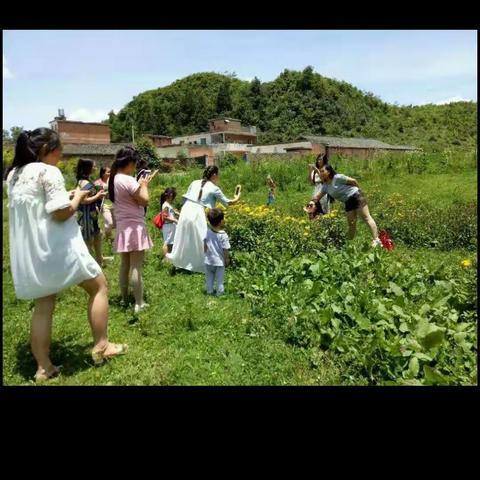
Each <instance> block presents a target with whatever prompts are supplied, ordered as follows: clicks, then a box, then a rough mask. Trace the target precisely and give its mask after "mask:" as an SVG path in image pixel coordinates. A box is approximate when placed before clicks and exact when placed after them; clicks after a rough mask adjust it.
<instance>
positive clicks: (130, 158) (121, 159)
mask: <svg viewBox="0 0 480 480" xmlns="http://www.w3.org/2000/svg"><path fill="white" fill-rule="evenodd" d="M139 159H140V154H139V153H138V151H137V150H135V149H134V148H133V147H123V148H121V149H120V150H119V151H118V152H117V153H116V155H115V160H114V161H113V163H112V166H111V167H110V177H109V179H108V197H109V198H110V200H111V201H112V202H115V175H116V174H117V173H118V170H119V169H120V168H124V167H126V166H127V165H128V164H130V163H135V164H136V163H137V162H138V161H139Z"/></svg>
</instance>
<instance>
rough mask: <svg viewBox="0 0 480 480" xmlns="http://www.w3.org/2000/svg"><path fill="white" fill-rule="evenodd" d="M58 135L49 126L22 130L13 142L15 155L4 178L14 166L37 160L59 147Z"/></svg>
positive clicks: (19, 166)
mask: <svg viewBox="0 0 480 480" xmlns="http://www.w3.org/2000/svg"><path fill="white" fill-rule="evenodd" d="M61 145H62V144H61V142H60V137H59V135H58V133H57V132H55V131H54V130H51V129H50V128H36V129H35V130H32V131H30V130H24V131H23V132H21V133H20V135H19V136H18V139H17V143H16V144H15V156H14V157H13V162H12V164H11V165H10V167H9V168H8V169H7V171H6V172H5V178H7V176H8V174H9V173H10V171H11V170H13V169H14V168H16V169H19V168H21V167H23V166H25V165H27V164H29V163H34V162H39V161H40V157H41V156H42V157H43V156H45V155H47V154H48V153H50V152H53V151H54V150H56V149H57V148H60V147H61Z"/></svg>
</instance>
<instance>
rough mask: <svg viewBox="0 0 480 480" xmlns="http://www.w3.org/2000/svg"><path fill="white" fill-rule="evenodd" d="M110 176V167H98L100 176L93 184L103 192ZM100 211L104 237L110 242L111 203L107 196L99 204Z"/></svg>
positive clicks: (111, 226) (111, 224)
mask: <svg viewBox="0 0 480 480" xmlns="http://www.w3.org/2000/svg"><path fill="white" fill-rule="evenodd" d="M109 178H110V168H108V167H102V168H100V176H99V178H98V179H97V180H95V185H98V186H99V187H101V188H102V189H103V190H104V191H105V192H108V179H109ZM100 213H101V214H102V217H103V224H104V227H105V238H106V239H107V240H108V241H109V242H110V241H111V237H112V230H113V205H112V202H111V201H110V200H109V198H108V193H107V196H106V197H105V198H104V199H103V200H102V203H101V204H100Z"/></svg>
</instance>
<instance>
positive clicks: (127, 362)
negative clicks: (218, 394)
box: [3, 161, 477, 385]
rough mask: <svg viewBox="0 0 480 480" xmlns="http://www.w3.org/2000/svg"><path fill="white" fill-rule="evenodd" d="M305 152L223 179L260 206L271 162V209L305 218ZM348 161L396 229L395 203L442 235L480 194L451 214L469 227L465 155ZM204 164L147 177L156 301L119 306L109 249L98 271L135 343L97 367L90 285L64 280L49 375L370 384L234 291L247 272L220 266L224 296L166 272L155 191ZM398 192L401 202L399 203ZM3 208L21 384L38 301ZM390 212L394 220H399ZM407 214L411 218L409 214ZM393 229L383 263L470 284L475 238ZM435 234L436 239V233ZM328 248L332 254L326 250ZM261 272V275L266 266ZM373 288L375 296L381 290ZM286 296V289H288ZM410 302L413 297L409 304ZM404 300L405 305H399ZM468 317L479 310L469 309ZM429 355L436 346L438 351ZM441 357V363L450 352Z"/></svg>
mask: <svg viewBox="0 0 480 480" xmlns="http://www.w3.org/2000/svg"><path fill="white" fill-rule="evenodd" d="M306 163H307V161H304V162H303V163H300V162H298V161H297V162H292V163H290V164H287V165H280V164H274V163H267V164H265V165H261V166H253V167H252V166H247V165H233V166H230V167H226V168H225V169H222V172H221V178H220V185H221V187H222V188H223V190H224V192H225V193H226V194H227V196H229V195H230V196H231V195H232V194H233V189H234V186H235V184H237V183H241V184H242V185H243V198H242V200H243V202H244V203H245V204H247V205H252V206H253V205H260V204H263V203H264V202H265V200H266V188H265V186H264V180H265V177H266V173H267V172H268V173H271V174H272V175H273V178H274V179H275V180H276V181H277V183H278V184H279V187H280V188H279V192H278V197H277V201H276V204H275V210H276V211H277V212H278V213H279V214H280V215H292V216H293V217H298V218H304V217H303V213H302V210H301V208H302V206H303V205H304V204H305V202H306V200H308V199H309V196H310V194H311V189H312V187H311V186H309V185H308V184H307V183H306V173H305V165H306ZM304 164H305V165H304ZM348 167H349V164H348V163H344V164H342V169H341V170H340V171H341V172H342V173H345V174H347V175H356V177H357V178H358V179H359V181H360V183H361V187H362V189H363V190H364V191H365V192H366V193H367V195H368V197H369V199H371V201H370V205H371V212H372V215H373V216H374V218H381V215H380V214H381V212H382V211H386V210H388V209H390V210H391V211H392V212H394V213H392V217H391V218H390V217H388V218H389V220H388V221H390V222H392V225H393V226H394V227H395V228H397V229H401V226H402V225H403V224H402V223H401V222H402V221H405V220H402V219H398V220H397V219H396V217H394V214H395V209H396V208H397V209H398V210H399V211H402V212H409V211H413V210H414V209H415V208H416V207H421V208H423V209H425V212H426V213H425V215H428V217H422V219H421V220H419V223H418V229H419V230H421V229H422V228H427V227H430V224H431V225H435V222H440V225H438V229H437V227H436V226H435V228H433V227H432V228H433V229H431V230H429V232H428V234H429V235H433V234H435V235H436V232H438V236H439V238H440V237H441V236H442V235H444V234H443V233H442V228H443V227H442V225H443V224H442V222H444V220H442V217H441V214H442V212H447V211H452V212H455V211H456V210H457V209H458V210H459V211H460V210H463V209H464V207H465V206H467V205H472V204H473V205H475V215H474V216H473V217H472V218H470V217H471V216H472V214H471V213H469V215H470V217H468V219H466V220H464V219H460V220H457V221H458V222H463V221H465V222H467V223H468V225H467V226H469V225H470V224H472V223H473V222H474V223H475V225H476V201H477V191H476V184H477V181H476V174H477V172H476V168H475V166H474V165H472V163H465V165H464V166H463V168H461V165H460V166H459V165H457V166H456V168H455V169H452V171H451V172H449V171H441V170H439V171H438V172H424V173H414V174H408V172H407V171H406V170H405V171H403V172H402V171H396V172H394V173H382V172H379V171H375V170H374V169H372V167H371V165H370V166H369V168H364V169H362V168H361V167H359V166H358V165H355V166H351V168H350V171H349V168H348ZM199 174H200V170H195V171H189V172H186V173H185V172H182V173H178V174H177V173H176V174H169V175H161V176H159V178H158V180H155V184H154V185H153V186H152V201H151V207H150V208H149V211H148V221H147V222H148V228H149V229H150V231H151V235H152V238H153V240H154V244H155V246H154V248H153V250H152V251H151V252H149V253H148V255H147V260H146V265H145V274H144V280H145V290H146V300H147V302H148V303H150V305H151V306H150V307H149V308H148V309H146V310H145V311H143V312H142V313H141V314H140V315H139V316H138V317H134V316H133V312H132V310H133V309H132V308H130V309H127V310H125V309H122V308H121V307H120V304H119V288H118V279H117V275H118V267H119V258H118V257H117V256H115V258H114V261H113V263H112V264H110V265H109V266H108V267H107V268H106V270H105V273H106V275H107V278H108V281H109V287H110V321H109V332H110V338H111V339H112V340H113V341H121V342H126V343H128V344H129V346H130V351H129V353H128V355H126V356H124V357H122V358H118V359H115V360H114V361H111V362H109V363H108V364H107V365H105V366H103V367H101V368H93V367H92V365H91V361H90V357H89V352H90V348H91V336H90V331H89V328H88V324H87V319H86V303H87V296H86V294H85V293H84V292H83V290H81V289H80V288H78V287H74V288H71V289H70V290H68V291H65V292H62V293H61V294H60V295H59V296H58V300H57V307H56V312H55V316H54V332H53V344H52V358H53V360H54V363H55V364H60V365H63V373H62V375H61V376H60V377H59V378H57V379H54V380H52V381H51V382H49V384H50V385H365V384H369V383H372V381H369V380H368V376H365V375H356V374H348V375H346V374H345V368H346V367H345V361H344V359H343V358H342V357H341V355H339V354H338V352H337V351H336V350H335V349H333V348H323V347H322V346H321V344H320V343H319V344H318V345H316V344H315V343H314V341H310V343H308V344H305V345H304V344H302V343H301V342H292V341H288V340H286V337H285V334H284V332H282V329H281V328H279V327H278V325H279V318H278V315H276V311H275V310H271V311H269V310H265V311H263V312H262V314H261V315H260V314H258V312H257V311H256V310H255V308H252V302H250V301H249V300H248V299H247V298H242V295H239V284H240V282H241V281H242V278H243V277H242V276H241V274H240V273H239V271H238V268H236V269H235V268H233V269H229V270H227V276H226V292H227V293H226V295H225V296H224V297H222V298H215V297H207V296H206V295H205V294H204V293H203V283H204V279H203V276H201V275H198V274H189V273H183V272H177V273H176V274H172V272H171V269H170V268H168V267H167V266H166V265H165V264H163V263H162V261H161V260H162V258H161V245H162V241H161V232H159V231H155V229H154V227H153V225H152V223H151V220H150V219H151V218H152V216H153V215H154V214H155V213H157V211H158V198H159V194H160V191H161V189H162V188H164V187H166V186H175V187H176V188H177V191H178V193H179V194H180V195H181V193H183V192H185V191H186V187H187V186H188V184H189V183H190V181H191V180H192V179H194V178H198V177H199ZM69 182H71V179H70V178H69V177H68V180H67V187H70V186H71V185H69ZM180 195H179V197H180ZM395 202H398V203H396V204H395ZM335 205H336V204H335ZM395 205H397V207H396V206H395ZM337 206H338V205H337ZM3 214H4V224H3V235H4V237H3V238H4V250H3V309H4V310H3V379H4V384H6V385H28V384H32V381H31V379H32V376H33V374H34V373H35V363H34V360H33V357H32V355H31V352H30V346H29V323H30V316H31V309H32V305H33V303H32V302H29V301H19V300H16V299H15V295H14V290H13V284H12V280H11V276H10V269H9V268H10V266H9V260H8V257H9V256H8V223H7V209H6V201H5V195H4V205H3ZM235 218H240V217H233V220H234V219H235ZM385 218H387V217H385ZM425 218H429V223H428V222H427V223H428V225H425V223H426V222H425ZM233 220H230V219H229V217H227V224H226V230H227V232H229V231H230V230H231V229H232V228H233V225H231V224H229V221H233ZM386 221H387V220H385V222H386ZM397 221H398V222H399V223H395V222H397ZM412 221H414V220H411V221H410V223H411V222H412ZM339 222H340V225H341V226H342V228H343V230H346V222H345V220H344V218H341V219H340V220H339ZM378 223H379V227H380V228H382V227H385V225H384V224H382V223H381V222H380V221H379V222H378ZM388 226H390V224H389V225H388ZM469 228H470V227H469ZM472 228H473V227H472ZM358 231H359V235H358V237H357V239H356V240H355V244H356V245H358V246H361V245H363V244H365V243H366V242H368V241H369V238H368V234H367V230H366V227H365V226H364V225H362V224H360V223H359V226H358ZM465 231H466V232H470V231H471V230H468V229H466V230H465ZM432 232H433V233H432ZM475 233H476V231H475ZM446 234H448V232H447V233H446ZM475 236H476V235H475ZM442 238H443V237H442ZM394 240H395V241H397V248H396V250H394V251H393V252H391V253H390V254H388V255H389V256H388V257H385V258H388V262H397V263H399V264H402V265H409V266H411V265H418V266H422V268H424V269H425V272H434V271H436V270H438V269H439V268H443V267H448V268H450V269H451V271H450V270H449V272H450V273H449V275H450V274H451V275H454V276H453V277H448V278H455V271H456V270H458V276H459V278H461V279H463V278H464V277H465V282H470V283H469V285H471V283H472V281H474V282H476V274H475V272H474V268H475V266H476V240H475V245H473V243H472V242H473V240H471V239H469V240H468V241H467V240H466V241H465V242H463V241H462V237H458V241H457V243H458V245H457V248H439V247H438V246H437V247H435V248H433V247H432V248H425V247H424V246H423V245H414V244H413V243H414V241H413V240H411V239H410V237H409V238H406V239H405V242H403V241H402V239H401V238H398V239H397V238H396V237H394ZM439 245H440V247H441V243H440V244H439ZM106 250H107V251H106V253H107V254H108V253H110V252H109V250H108V248H107V249H106ZM267 251H268V250H267ZM328 252H330V250H329V251H328ZM234 255H235V252H234ZM282 255H284V254H282ZM332 255H333V256H334V255H336V254H335V253H332ZM359 255H360V254H359ZM362 255H363V254H362ZM310 256H311V257H312V258H314V257H315V252H314V251H312V252H311V253H310ZM238 258H240V264H241V258H242V256H241V255H239V256H238ZM278 258H280V259H281V261H284V260H285V259H287V257H285V255H284V256H282V257H278ZM466 259H468V260H470V261H471V262H472V267H471V268H470V269H465V268H462V267H461V262H462V261H463V260H466ZM379 261H382V262H384V261H387V260H383V257H382V259H381V260H379ZM455 269H456V270H455ZM451 272H453V273H451ZM416 274H418V273H416ZM265 275H268V272H267V273H266V274H265ZM418 275H419V274H418ZM425 275H426V273H425ZM462 281H463V280H462ZM292 288H293V286H292ZM292 291H297V290H292ZM465 292H467V293H465ZM465 292H463V291H462V292H461V293H459V296H458V298H463V297H461V295H464V294H465V295H467V296H468V295H470V296H471V290H465ZM469 292H470V293H469ZM265 295H269V293H266V294H265ZM379 298H381V296H380V294H379ZM285 300H291V298H288V299H285ZM410 300H411V298H410V297H408V298H407V297H406V302H407V304H408V303H409V302H410ZM472 302H473V303H474V304H475V305H476V297H475V298H474V299H472V298H470V299H469V300H468V302H467V301H466V303H465V305H467V304H468V306H466V307H464V308H463V307H461V306H457V307H455V308H457V310H458V312H460V314H463V312H464V311H467V310H468V312H470V313H469V314H470V316H472V314H471V310H472V307H471V304H472ZM457 303H458V302H457ZM272 305H273V303H272ZM413 305H414V304H413V303H412V307H413ZM455 305H457V304H455ZM403 308H405V311H407V310H406V307H403ZM438 308H441V307H438ZM265 312H267V313H265ZM269 312H270V313H269ZM468 318H470V317H468ZM474 320H475V321H476V316H475V319H474ZM466 323H468V322H466ZM449 328H450V327H449ZM469 335H470V337H469V340H470V341H471V340H472V339H474V340H475V342H474V343H475V344H476V331H475V332H474V334H469ZM289 338H290V337H289ZM309 338H310V337H309ZM312 338H313V337H312ZM462 338H463V337H462ZM442 348H443V347H442ZM445 348H446V347H445ZM475 348H476V347H475V346H473V347H468V346H467V347H464V349H469V350H468V354H469V355H470V354H474V353H475ZM430 354H431V355H432V358H434V360H432V362H433V363H430V364H431V365H434V364H435V362H436V361H438V362H440V360H439V358H440V357H441V355H442V352H441V351H439V352H437V351H435V352H434V353H431V352H430V353H429V355H430ZM434 355H437V356H436V357H434ZM441 358H443V357H441ZM469 358H470V357H469ZM437 359H438V360H437ZM407 361H408V359H407ZM442 361H443V360H442ZM468 361H470V360H468ZM427 363H428V362H427ZM444 364H445V365H447V364H448V362H447V363H444ZM444 364H442V365H444ZM439 365H440V363H439ZM467 367H468V368H467ZM412 368H413V367H412ZM432 368H433V367H432ZM439 368H440V367H439ZM445 368H446V370H445V371H448V368H449V367H448V366H447V367H445ZM459 368H460V370H461V367H458V362H457V363H456V366H455V372H456V373H455V375H456V376H454V374H452V377H451V380H450V382H449V383H453V384H471V383H476V376H474V375H473V374H471V373H468V372H467V373H465V378H464V377H462V376H461V375H460V376H459V375H458V371H459ZM452 369H453V367H452ZM472 369H473V366H472V365H470V366H469V365H467V366H466V367H465V370H466V371H467V370H469V372H470V371H471V370H472ZM452 371H453V370H452ZM394 376H395V375H394ZM417 376H418V374H417ZM407 377H408V375H407ZM408 378H410V377H408ZM412 378H413V377H412ZM385 380H388V379H385ZM390 380H391V378H390ZM374 383H381V382H374Z"/></svg>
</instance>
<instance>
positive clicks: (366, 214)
mask: <svg viewBox="0 0 480 480" xmlns="http://www.w3.org/2000/svg"><path fill="white" fill-rule="evenodd" d="M357 211H358V213H359V214H360V218H361V219H362V220H363V221H364V222H365V223H366V224H367V225H368V228H369V229H370V232H371V233H372V238H373V239H374V240H376V239H377V238H378V229H377V224H376V223H375V220H374V219H373V218H372V216H371V215H370V211H369V209H368V205H365V206H364V207H361V208H359V209H358V210H357Z"/></svg>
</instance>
